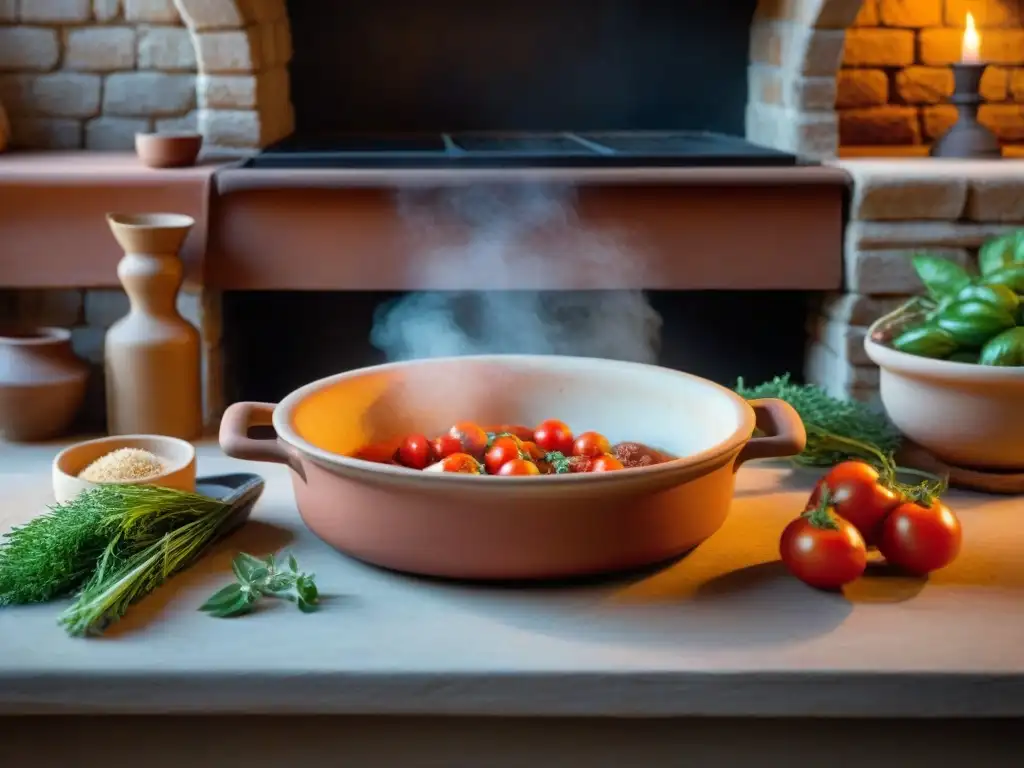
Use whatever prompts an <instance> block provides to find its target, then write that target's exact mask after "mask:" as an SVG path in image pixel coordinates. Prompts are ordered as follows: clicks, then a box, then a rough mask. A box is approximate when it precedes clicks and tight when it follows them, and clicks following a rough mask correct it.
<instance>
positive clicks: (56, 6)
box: [21, 0, 92, 24]
mask: <svg viewBox="0 0 1024 768" xmlns="http://www.w3.org/2000/svg"><path fill="white" fill-rule="evenodd" d="M91 19H92V0H23V2H22V3H21V20H22V22H24V23H27V24H81V23H82V22H85V21H90V20H91Z"/></svg>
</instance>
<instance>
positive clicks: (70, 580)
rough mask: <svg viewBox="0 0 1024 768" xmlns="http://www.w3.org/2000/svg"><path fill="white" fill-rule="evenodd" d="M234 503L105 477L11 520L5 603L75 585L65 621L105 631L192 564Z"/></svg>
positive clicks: (3, 550) (4, 547) (77, 631)
mask: <svg viewBox="0 0 1024 768" xmlns="http://www.w3.org/2000/svg"><path fill="white" fill-rule="evenodd" d="M234 510H235V507H234V505H232V504H228V503H225V502H222V501H219V500H217V499H212V498H208V497H206V496H201V495H198V494H194V493H184V492H182V491H176V490H170V489H165V488H157V487H154V486H146V485H101V486H97V487H96V488H94V489H91V490H88V491H85V492H83V493H82V494H80V495H79V496H77V497H76V498H75V499H73V500H72V501H69V502H67V503H65V504H58V505H56V506H54V507H52V508H51V509H50V511H49V513H48V514H45V515H42V516H40V517H37V518H35V519H34V520H32V521H30V522H28V523H26V524H25V525H23V526H20V527H17V528H14V529H13V530H12V531H10V532H9V533H8V534H7V535H6V536H5V539H4V541H3V542H2V543H0V605H15V604H26V603H40V602H46V601H49V600H53V599H55V598H59V597H63V596H66V595H70V594H73V593H75V592H77V593H78V594H77V596H76V598H75V601H74V603H73V604H72V605H71V606H70V607H69V608H68V609H67V610H66V611H65V612H64V614H63V615H62V616H61V618H60V623H61V624H62V625H63V626H64V628H65V629H66V630H67V632H68V633H69V634H70V635H73V636H82V635H92V634H98V633H101V632H102V631H103V630H104V629H105V628H106V627H107V626H108V625H109V624H110V623H111V622H113V621H117V620H118V619H120V618H121V617H122V616H124V614H125V611H127V610H128V607H129V606H130V605H132V604H133V603H135V602H136V601H138V600H139V599H141V598H142V597H144V596H145V595H147V594H149V593H150V592H152V591H153V590H154V589H156V588H157V587H158V586H160V585H161V584H162V583H163V582H164V581H166V580H167V579H168V578H169V577H170V576H172V575H173V574H174V573H176V572H177V571H179V570H181V569H182V568H184V567H186V566H187V565H189V564H190V563H191V562H192V561H194V560H195V559H196V558H197V557H198V556H199V555H200V554H201V553H202V552H203V550H204V549H205V548H206V546H207V545H209V544H210V543H211V542H213V541H214V540H216V539H217V538H218V537H219V536H220V535H221V534H222V532H223V529H222V527H223V526H224V524H225V523H226V521H228V518H229V517H230V516H231V514H232V512H233V511H234Z"/></svg>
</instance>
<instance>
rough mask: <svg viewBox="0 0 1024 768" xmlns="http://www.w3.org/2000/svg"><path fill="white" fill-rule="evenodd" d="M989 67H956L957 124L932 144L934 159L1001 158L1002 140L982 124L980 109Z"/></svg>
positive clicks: (954, 103) (953, 99) (981, 65)
mask: <svg viewBox="0 0 1024 768" xmlns="http://www.w3.org/2000/svg"><path fill="white" fill-rule="evenodd" d="M986 66H987V65H986V64H954V65H953V95H952V96H950V97H949V101H950V103H951V104H953V105H955V106H956V109H957V112H958V117H957V121H956V123H955V124H954V125H953V127H952V128H950V129H949V130H948V131H946V133H945V135H943V137H942V138H941V139H939V140H938V141H936V142H935V144H933V145H932V150H931V156H932V157H967V158H979V159H980V158H984V159H993V158H1001V157H1002V156H1003V153H1002V151H1001V149H1000V147H999V139H997V138H996V137H995V135H994V134H993V133H992V131H990V130H989V129H988V128H986V127H985V126H984V125H982V124H981V123H979V122H978V106H979V105H980V104H981V93H980V90H979V88H980V85H981V76H982V74H983V73H984V72H985V67H986Z"/></svg>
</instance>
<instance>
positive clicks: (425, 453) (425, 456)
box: [398, 435, 431, 469]
mask: <svg viewBox="0 0 1024 768" xmlns="http://www.w3.org/2000/svg"><path fill="white" fill-rule="evenodd" d="M430 454H431V451H430V441H429V440H428V439H427V436H426V435H409V436H408V437H406V438H405V440H403V441H402V444H401V445H400V446H398V462H399V463H400V464H402V466H405V467H409V468H410V469H426V467H427V465H428V464H429V463H430V459H431V455H430Z"/></svg>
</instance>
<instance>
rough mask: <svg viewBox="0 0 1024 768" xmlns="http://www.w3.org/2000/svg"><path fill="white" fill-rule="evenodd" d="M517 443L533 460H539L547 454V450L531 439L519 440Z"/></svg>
mask: <svg viewBox="0 0 1024 768" xmlns="http://www.w3.org/2000/svg"><path fill="white" fill-rule="evenodd" d="M519 445H520V447H521V448H522V449H523V452H524V453H526V454H527V455H528V456H529V457H530V458H531V459H533V461H535V462H537V461H540V460H541V459H543V458H544V457H545V456H547V455H548V452H547V451H545V450H544V449H543V448H541V447H540V446H539V445H537V444H536V443H535V442H533V441H532V440H521V441H520V442H519Z"/></svg>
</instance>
